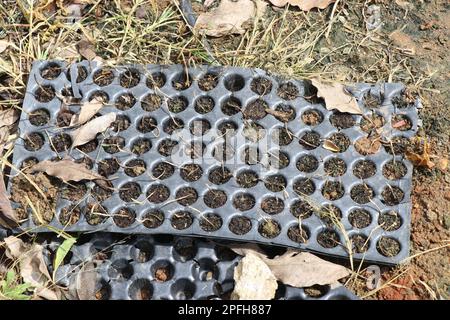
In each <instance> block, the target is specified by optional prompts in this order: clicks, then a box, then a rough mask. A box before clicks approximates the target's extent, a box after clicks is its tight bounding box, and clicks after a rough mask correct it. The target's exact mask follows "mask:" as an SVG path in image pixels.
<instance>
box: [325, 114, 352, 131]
mask: <svg viewBox="0 0 450 320" xmlns="http://www.w3.org/2000/svg"><path fill="white" fill-rule="evenodd" d="M330 123H331V125H332V126H333V127H335V128H337V129H348V128H351V127H353V126H354V125H355V123H356V120H355V117H354V116H353V115H351V114H350V113H342V112H339V111H335V112H333V114H332V115H331V116H330Z"/></svg>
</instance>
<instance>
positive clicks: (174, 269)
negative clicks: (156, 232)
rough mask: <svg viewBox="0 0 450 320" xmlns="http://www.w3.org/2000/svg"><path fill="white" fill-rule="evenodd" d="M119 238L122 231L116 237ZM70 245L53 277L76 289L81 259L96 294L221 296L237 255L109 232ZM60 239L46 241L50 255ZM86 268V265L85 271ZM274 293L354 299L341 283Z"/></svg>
mask: <svg viewBox="0 0 450 320" xmlns="http://www.w3.org/2000/svg"><path fill="white" fill-rule="evenodd" d="M122 238H123V237H122ZM83 242H84V243H83V244H76V245H75V246H74V247H72V249H71V252H70V253H69V254H68V256H67V259H66V261H65V263H64V264H63V265H62V266H61V267H59V269H58V270H57V273H56V279H58V283H59V284H60V285H64V286H68V287H69V289H70V290H71V291H73V292H75V291H76V289H77V288H76V284H77V276H79V272H80V270H81V267H82V266H83V265H86V264H87V263H88V262H93V263H95V264H96V265H97V266H96V268H95V272H96V273H97V286H96V288H95V289H96V292H95V298H96V299H103V300H150V299H159V300H161V299H176V300H184V299H221V298H226V296H227V295H229V293H230V292H231V291H232V290H233V287H234V280H233V272H234V267H235V266H236V265H237V263H238V262H239V260H240V259H241V257H239V256H236V255H235V254H234V253H233V252H232V251H231V250H229V249H228V248H226V247H223V246H219V245H215V244H213V243H210V242H206V241H204V240H201V239H193V238H181V237H178V238H173V237H171V236H156V237H152V236H148V235H147V236H137V237H131V238H130V237H128V239H118V237H117V236H116V237H114V236H112V235H111V234H104V233H99V234H95V235H93V236H85V239H84V240H83ZM60 244H61V241H57V240H55V241H53V242H50V243H49V244H48V245H47V246H46V248H47V257H48V261H49V262H50V263H49V267H50V268H51V265H52V264H51V258H52V257H53V256H54V252H55V251H56V250H57V248H58V246H59V245H60ZM86 272H88V271H86ZM276 299H301V300H308V299H319V300H344V299H345V300H356V299H358V297H356V296H355V295H353V294H352V293H351V292H350V291H349V290H347V289H346V288H345V287H343V286H340V287H337V288H333V289H332V288H330V287H329V286H321V287H320V290H319V287H317V288H315V287H311V288H306V289H300V288H294V287H289V286H284V285H282V284H280V286H279V289H278V291H277V295H276Z"/></svg>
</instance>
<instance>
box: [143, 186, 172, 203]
mask: <svg viewBox="0 0 450 320" xmlns="http://www.w3.org/2000/svg"><path fill="white" fill-rule="evenodd" d="M169 196H170V190H169V188H168V187H166V186H165V185H163V184H152V185H151V186H150V187H149V188H148V190H147V200H148V201H150V202H152V203H163V202H164V201H166V200H167V199H169Z"/></svg>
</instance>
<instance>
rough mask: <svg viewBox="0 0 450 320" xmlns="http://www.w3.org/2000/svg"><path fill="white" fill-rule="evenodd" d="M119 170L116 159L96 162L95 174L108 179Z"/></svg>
mask: <svg viewBox="0 0 450 320" xmlns="http://www.w3.org/2000/svg"><path fill="white" fill-rule="evenodd" d="M119 169H120V164H119V162H118V161H117V159H116V158H110V159H103V160H100V161H99V162H98V167H97V172H98V173H99V174H100V175H102V176H104V177H109V176H110V175H113V174H115V173H116V172H117V171H119Z"/></svg>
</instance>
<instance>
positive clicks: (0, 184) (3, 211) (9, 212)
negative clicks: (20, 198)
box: [0, 171, 19, 229]
mask: <svg viewBox="0 0 450 320" xmlns="http://www.w3.org/2000/svg"><path fill="white" fill-rule="evenodd" d="M18 221H19V219H18V217H17V215H16V212H15V211H14V209H13V208H12V207H11V202H10V201H9V198H8V195H7V193H6V186H5V182H4V180H3V173H2V172H1V171H0V226H2V227H4V228H7V229H9V228H14V227H16V226H17V222H18Z"/></svg>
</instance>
